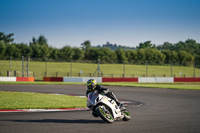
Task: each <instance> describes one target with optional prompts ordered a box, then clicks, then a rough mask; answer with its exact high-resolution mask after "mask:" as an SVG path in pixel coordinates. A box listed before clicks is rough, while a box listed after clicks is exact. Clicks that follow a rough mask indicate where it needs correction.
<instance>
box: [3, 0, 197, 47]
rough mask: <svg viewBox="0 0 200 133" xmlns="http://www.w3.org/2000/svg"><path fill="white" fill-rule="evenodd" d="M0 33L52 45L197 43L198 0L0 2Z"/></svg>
mask: <svg viewBox="0 0 200 133" xmlns="http://www.w3.org/2000/svg"><path fill="white" fill-rule="evenodd" d="M0 32H4V33H5V34H9V33H14V39H15V40H14V42H16V43H22V42H23V43H27V44H29V42H31V41H32V38H33V37H35V38H38V37H39V36H40V35H43V36H45V37H46V38H47V40H48V44H49V45H50V46H52V47H56V48H62V47H64V46H71V47H80V44H81V43H83V42H84V41H86V40H90V42H91V45H92V46H97V45H102V44H106V42H110V43H112V44H118V45H124V46H129V47H136V46H138V45H139V43H142V42H145V41H151V42H152V43H153V44H156V45H160V44H163V43H164V42H171V43H177V42H178V41H185V40H187V39H194V40H196V41H197V42H200V0H0Z"/></svg>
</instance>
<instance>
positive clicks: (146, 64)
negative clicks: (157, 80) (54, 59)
mask: <svg viewBox="0 0 200 133" xmlns="http://www.w3.org/2000/svg"><path fill="white" fill-rule="evenodd" d="M146 77H148V61H147V60H146Z"/></svg>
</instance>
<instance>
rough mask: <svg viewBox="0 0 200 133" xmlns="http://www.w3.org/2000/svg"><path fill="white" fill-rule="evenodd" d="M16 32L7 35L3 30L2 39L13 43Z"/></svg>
mask: <svg viewBox="0 0 200 133" xmlns="http://www.w3.org/2000/svg"><path fill="white" fill-rule="evenodd" d="M12 36H14V33H10V34H8V35H5V34H4V33H3V32H0V41H4V42H5V43H11V42H13V41H14V38H12Z"/></svg>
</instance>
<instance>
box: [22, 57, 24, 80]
mask: <svg viewBox="0 0 200 133" xmlns="http://www.w3.org/2000/svg"><path fill="white" fill-rule="evenodd" d="M22 77H24V56H22Z"/></svg>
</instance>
